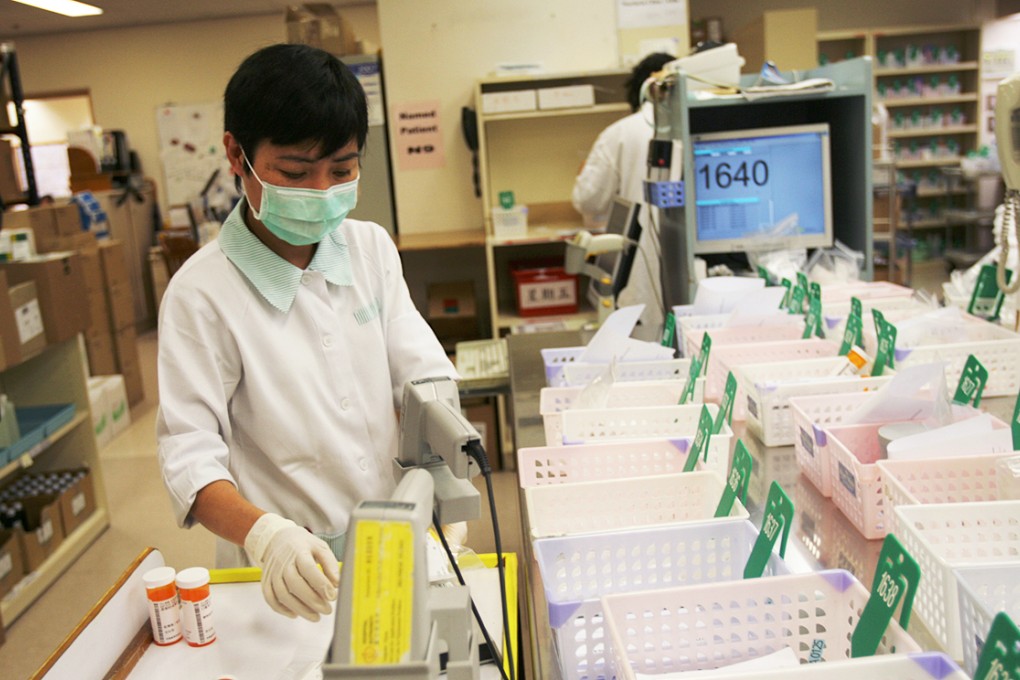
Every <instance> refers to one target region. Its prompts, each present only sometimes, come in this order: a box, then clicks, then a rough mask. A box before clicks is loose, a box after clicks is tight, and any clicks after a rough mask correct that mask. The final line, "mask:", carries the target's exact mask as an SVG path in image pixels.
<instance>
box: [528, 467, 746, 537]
mask: <svg viewBox="0 0 1020 680" xmlns="http://www.w3.org/2000/svg"><path fill="white" fill-rule="evenodd" d="M722 493H723V480H722V478H721V477H720V476H719V475H717V474H715V473H714V472H684V473H681V474H670V475H656V476H654V477H632V478H630V479H609V480H603V481H598V482H576V483H573V484H553V485H548V486H532V487H528V488H526V489H524V502H525V503H526V504H527V511H528V521H529V523H530V525H531V537H532V538H547V537H550V536H566V535H570V534H585V533H594V532H600V531H614V530H617V529H631V528H638V527H649V526H658V525H663V524H677V523H681V522H704V521H707V520H714V521H728V520H727V519H726V518H719V519H718V520H715V517H714V515H715V509H716V507H717V506H718V505H719V499H720V498H722ZM747 516H748V513H747V510H746V509H745V508H744V506H743V504H741V503H740V501H739V499H738V500H737V501H736V502H735V503H734V504H733V509H732V511H731V512H730V515H729V517H737V518H741V519H746V518H747Z"/></svg>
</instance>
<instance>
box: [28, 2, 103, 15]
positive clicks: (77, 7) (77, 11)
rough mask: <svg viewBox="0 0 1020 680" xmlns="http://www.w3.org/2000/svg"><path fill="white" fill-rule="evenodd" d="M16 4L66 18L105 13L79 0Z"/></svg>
mask: <svg viewBox="0 0 1020 680" xmlns="http://www.w3.org/2000/svg"><path fill="white" fill-rule="evenodd" d="M14 2H20V3H21V4H23V5H31V6H32V7H38V8H39V9H44V10H46V11H47V12H56V13H57V14H63V15H64V16H65V17H90V16H95V15H97V14H102V13H103V10H102V9H100V8H99V7H96V6H95V5H86V4H85V3H84V2H77V0H14Z"/></svg>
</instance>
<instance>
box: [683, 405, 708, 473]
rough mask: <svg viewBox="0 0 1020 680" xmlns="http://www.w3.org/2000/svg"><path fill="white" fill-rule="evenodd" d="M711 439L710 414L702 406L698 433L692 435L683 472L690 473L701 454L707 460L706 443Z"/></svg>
mask: <svg viewBox="0 0 1020 680" xmlns="http://www.w3.org/2000/svg"><path fill="white" fill-rule="evenodd" d="M711 438H712V414H711V413H709V412H708V406H704V405H702V407H701V417H700V418H698V432H697V434H695V435H694V443H693V444H691V450H690V451H689V452H688V453H687V461H686V462H685V463H684V472H690V471H692V470H693V469H694V468H695V466H696V465H697V464H698V458H700V457H701V455H702V453H704V454H705V460H708V441H709V440H710V439H711Z"/></svg>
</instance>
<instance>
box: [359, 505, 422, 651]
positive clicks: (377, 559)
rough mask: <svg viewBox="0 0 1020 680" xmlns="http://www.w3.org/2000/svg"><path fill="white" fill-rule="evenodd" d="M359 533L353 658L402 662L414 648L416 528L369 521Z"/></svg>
mask: <svg viewBox="0 0 1020 680" xmlns="http://www.w3.org/2000/svg"><path fill="white" fill-rule="evenodd" d="M355 534H356V536H355V546H356V550H355V553H354V554H355V555H356V559H355V560H354V564H353V565H352V567H351V571H352V572H353V578H354V588H353V591H354V597H353V602H352V603H351V614H352V615H351V663H352V664H353V665H356V666H376V665H380V664H393V663H399V662H401V661H403V660H405V659H406V658H407V657H408V655H409V654H410V651H411V624H412V617H413V615H414V611H413V601H412V600H413V597H414V532H413V530H412V529H411V524H410V523H409V522H381V521H365V520H363V521H361V522H359V523H358V526H357V530H356V532H355Z"/></svg>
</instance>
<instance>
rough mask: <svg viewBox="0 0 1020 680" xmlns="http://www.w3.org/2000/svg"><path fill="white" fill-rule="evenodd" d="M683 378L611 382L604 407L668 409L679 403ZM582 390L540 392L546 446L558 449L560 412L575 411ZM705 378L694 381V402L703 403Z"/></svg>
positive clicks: (576, 388)
mask: <svg viewBox="0 0 1020 680" xmlns="http://www.w3.org/2000/svg"><path fill="white" fill-rule="evenodd" d="M686 383H687V381H686V379H680V380H648V381H636V382H623V383H613V384H612V385H610V386H609V393H608V396H607V397H606V403H605V407H606V408H634V407H639V406H669V405H675V404H678V403H679V402H680V396H681V395H682V394H683V391H684V386H685V385H686ZM584 389H585V388H584V387H581V386H574V387H544V388H542V390H541V391H540V392H539V403H538V412H539V413H540V414H541V415H542V424H543V426H544V427H545V443H546V444H547V445H548V446H557V445H559V444H562V443H563V417H562V413H563V411H566V410H567V409H571V408H576V404H577V402H578V399H579V398H580V396H581V393H582V391H583V390H584ZM704 391H705V378H704V376H702V377H700V378H698V379H697V380H696V381H695V382H694V401H693V403H696V404H700V403H702V402H704V401H705V398H704Z"/></svg>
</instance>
